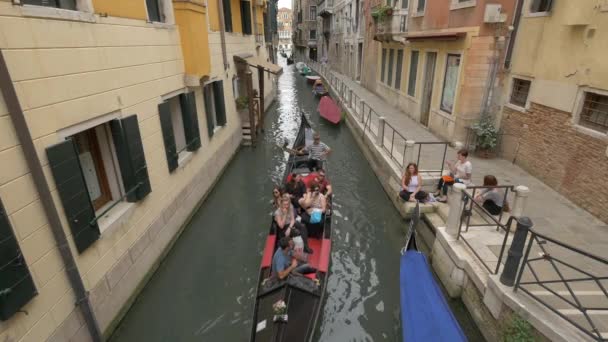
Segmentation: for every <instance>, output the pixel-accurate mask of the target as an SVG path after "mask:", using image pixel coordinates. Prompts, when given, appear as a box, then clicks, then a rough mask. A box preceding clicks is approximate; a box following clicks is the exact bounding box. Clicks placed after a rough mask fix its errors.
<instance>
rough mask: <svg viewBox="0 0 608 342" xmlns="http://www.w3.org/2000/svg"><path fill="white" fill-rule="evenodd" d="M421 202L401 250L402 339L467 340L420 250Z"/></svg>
mask: <svg viewBox="0 0 608 342" xmlns="http://www.w3.org/2000/svg"><path fill="white" fill-rule="evenodd" d="M419 221H420V205H419V204H418V203H416V208H415V209H414V213H413V215H412V219H411V221H410V225H409V229H408V232H407V234H406V243H405V247H403V250H402V251H401V265H400V276H399V282H400V288H401V325H402V331H403V341H404V342H405V341H407V342H418V341H420V342H422V341H424V342H427V341H431V342H433V341H437V342H439V341H455V342H458V341H467V338H466V336H465V335H464V333H463V332H462V329H461V328H460V325H459V324H458V321H456V318H455V317H454V314H453V313H452V311H451V310H450V307H449V306H448V303H447V302H446V300H445V297H444V295H443V293H442V291H441V288H440V287H439V285H438V284H437V282H436V281H435V278H434V277H433V274H432V272H431V269H430V267H429V264H428V261H427V259H426V256H425V255H424V254H423V253H422V252H420V251H419V250H418V246H417V244H416V228H417V226H418V222H419Z"/></svg>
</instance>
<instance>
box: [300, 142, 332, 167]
mask: <svg viewBox="0 0 608 342" xmlns="http://www.w3.org/2000/svg"><path fill="white" fill-rule="evenodd" d="M306 153H308V169H309V170H310V172H312V171H315V170H320V169H322V168H323V162H324V161H325V158H326V157H327V156H328V155H329V154H330V153H331V148H329V146H327V145H326V144H325V143H323V142H321V135H320V134H319V133H317V132H315V133H314V134H313V142H312V144H310V145H308V146H305V147H304V148H302V149H300V150H299V151H298V153H297V154H299V155H303V154H306Z"/></svg>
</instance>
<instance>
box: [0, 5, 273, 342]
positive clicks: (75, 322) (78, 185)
mask: <svg viewBox="0 0 608 342" xmlns="http://www.w3.org/2000/svg"><path fill="white" fill-rule="evenodd" d="M265 7H266V5H265V3H264V2H254V3H251V2H249V1H240V2H239V1H234V0H232V1H228V0H219V1H208V2H205V1H197V0H191V1H178V0H175V1H174V2H171V1H169V0H160V1H145V0H116V1H107V0H104V1H102V0H82V1H71V2H70V1H46V0H44V1H42V0H27V1H4V0H3V1H0V27H2V32H3V33H6V32H11V34H10V35H5V34H2V35H0V36H1V38H0V51H1V54H2V58H1V59H0V87H1V90H2V96H0V99H1V101H0V161H1V162H2V165H3V166H2V168H1V171H0V340H1V341H47V340H48V341H90V340H94V341H96V340H97V341H98V340H101V336H102V335H103V336H108V334H110V333H111V332H112V329H113V328H114V327H115V326H116V324H117V322H118V321H119V320H120V318H121V315H122V314H123V313H124V312H126V308H127V307H128V305H129V303H131V302H132V300H133V298H134V297H135V296H136V294H137V291H138V289H141V288H142V285H143V283H144V282H145V281H146V279H148V277H149V276H150V275H151V273H152V272H153V271H154V269H155V267H156V265H158V262H159V261H160V258H161V257H162V255H163V253H165V252H166V249H167V248H168V247H169V246H170V245H171V242H172V241H173V240H174V239H176V238H177V237H178V236H179V233H180V232H181V229H182V228H183V226H184V225H185V224H186V223H187V221H188V218H189V216H190V214H191V213H192V211H193V210H194V209H195V208H196V207H197V206H198V204H199V203H200V202H201V201H202V200H204V198H205V196H206V194H207V193H208V192H209V191H210V189H211V188H212V186H213V184H214V183H215V181H216V180H217V178H218V177H219V176H220V174H221V172H222V170H223V168H224V167H225V166H226V165H227V164H228V162H229V161H230V159H231V157H232V155H234V153H235V152H236V151H237V149H238V147H239V145H240V144H241V140H242V133H241V121H240V118H239V115H238V114H237V110H236V104H235V99H236V95H237V91H238V88H239V82H238V81H239V70H242V69H243V68H245V69H246V68H247V67H248V66H244V67H243V66H239V65H237V64H238V63H237V62H236V60H243V59H244V60H246V61H248V63H249V65H252V64H253V65H259V64H260V65H263V66H264V67H268V64H266V63H267V60H268V55H267V53H266V49H265V48H264V39H263V35H262V40H261V41H260V40H259V38H258V37H257V32H263V29H264V28H263V26H258V25H259V24H261V23H262V22H263V14H264V8H265ZM260 30H262V31H260ZM239 58H241V59H239ZM257 75H258V73H256V72H254V73H253V76H254V77H253V78H254V81H253V84H255V85H257V84H259V82H258V81H259V80H258V79H257V77H258V76H257ZM262 77H263V78H266V79H267V83H266V84H267V86H266V87H265V88H264V91H263V94H264V95H265V96H264V100H265V104H266V105H269V104H270V102H271V100H272V96H273V94H274V89H273V87H274V82H272V79H273V78H274V76H273V75H269V74H267V73H266V74H263V75H262Z"/></svg>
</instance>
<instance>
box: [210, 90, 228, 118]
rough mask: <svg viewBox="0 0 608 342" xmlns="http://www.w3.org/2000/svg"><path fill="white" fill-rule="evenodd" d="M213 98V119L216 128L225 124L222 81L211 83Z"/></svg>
mask: <svg viewBox="0 0 608 342" xmlns="http://www.w3.org/2000/svg"><path fill="white" fill-rule="evenodd" d="M213 96H214V102H215V118H216V120H217V125H218V126H224V125H225V124H226V104H225V102H224V81H217V82H213Z"/></svg>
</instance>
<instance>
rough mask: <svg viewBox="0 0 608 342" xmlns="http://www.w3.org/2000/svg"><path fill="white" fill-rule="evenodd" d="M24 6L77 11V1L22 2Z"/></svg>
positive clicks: (29, 0)
mask: <svg viewBox="0 0 608 342" xmlns="http://www.w3.org/2000/svg"><path fill="white" fill-rule="evenodd" d="M21 3H22V4H24V5H36V6H46V7H55V8H62V9H68V10H76V0H21Z"/></svg>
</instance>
